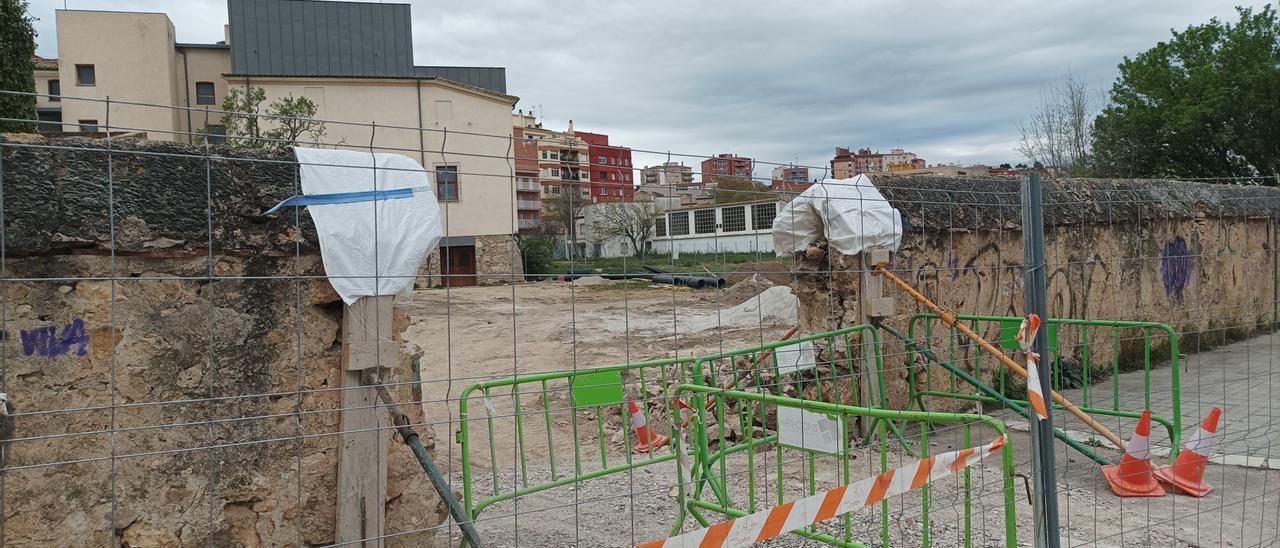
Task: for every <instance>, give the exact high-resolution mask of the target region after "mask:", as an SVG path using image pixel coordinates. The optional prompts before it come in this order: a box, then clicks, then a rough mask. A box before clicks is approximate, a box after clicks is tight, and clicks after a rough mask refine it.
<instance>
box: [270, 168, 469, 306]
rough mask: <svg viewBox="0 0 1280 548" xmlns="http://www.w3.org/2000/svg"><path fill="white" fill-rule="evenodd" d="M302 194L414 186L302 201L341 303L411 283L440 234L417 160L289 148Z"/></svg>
mask: <svg viewBox="0 0 1280 548" xmlns="http://www.w3.org/2000/svg"><path fill="white" fill-rule="evenodd" d="M294 153H295V154H296V155H297V157H298V163H299V164H300V166H301V168H300V172H301V177H302V193H303V194H304V195H315V194H338V193H344V192H364V191H374V190H378V191H388V190H397V189H406V188H407V189H414V191H413V196H412V197H409V198H397V199H384V200H377V201H372V200H371V201H362V202H353V203H344V204H325V205H311V206H307V209H308V211H309V212H310V213H311V219H312V221H313V222H314V223H315V226H316V233H317V235H318V236H319V238H320V255H321V258H322V259H323V260H324V270H325V274H326V275H327V276H328V277H329V283H331V284H333V289H334V290H336V291H337V292H338V295H340V296H342V300H343V301H345V302H346V303H347V304H352V303H354V302H356V300H357V299H359V298H360V297H365V296H372V295H397V294H401V293H407V292H409V291H410V290H411V289H413V282H414V279H415V277H416V276H417V275H418V267H419V266H420V265H421V264H422V261H423V260H425V259H426V257H427V254H428V253H430V252H431V250H432V249H434V248H435V247H436V244H438V243H440V239H441V238H442V237H443V236H444V226H443V225H442V223H441V220H440V219H441V216H440V204H438V203H436V195H435V192H433V191H432V188H431V183H430V182H429V181H428V178H427V172H426V170H425V169H423V168H422V165H421V164H419V163H418V162H416V161H414V160H413V159H411V158H408V157H406V156H403V155H400V154H377V153H375V154H370V153H368V152H357V151H351V150H330V149H315V148H300V147H294Z"/></svg>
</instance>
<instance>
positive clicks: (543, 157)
mask: <svg viewBox="0 0 1280 548" xmlns="http://www.w3.org/2000/svg"><path fill="white" fill-rule="evenodd" d="M542 159H543V160H546V159H547V151H545V150H544V151H542Z"/></svg>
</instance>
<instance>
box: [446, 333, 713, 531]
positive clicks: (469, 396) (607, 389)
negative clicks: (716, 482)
mask: <svg viewBox="0 0 1280 548" xmlns="http://www.w3.org/2000/svg"><path fill="white" fill-rule="evenodd" d="M693 361H694V358H692V357H689V358H675V359H665V360H651V361H644V362H637V363H630V364H623V365H611V366H605V367H599V368H592V369H579V370H577V371H556V372H550V373H536V374H530V375H519V376H514V377H508V378H502V379H496V380H491V381H484V382H480V383H475V384H472V385H470V386H468V387H466V388H465V389H463V391H462V394H461V395H460V396H459V399H458V416H459V420H460V427H459V429H458V432H457V442H458V443H459V444H460V445H461V449H462V455H461V457H462V458H461V460H462V483H463V485H462V493H463V506H464V507H465V509H466V511H467V513H468V514H469V515H470V516H471V518H472V519H475V518H476V517H477V516H479V514H480V512H481V511H483V510H484V509H485V508H487V507H489V506H491V505H493V504H496V503H499V502H502V501H506V500H511V499H514V498H517V497H520V496H524V495H529V494H532V493H537V492H540V491H546V490H548V489H553V488H556V487H563V486H566V485H572V484H574V483H576V482H580V481H585V480H590V479H594V478H599V477H603V476H607V475H609V474H615V473H619V472H625V471H627V470H631V469H635V468H639V467H644V466H649V465H653V464H657V463H660V462H667V461H670V460H673V459H675V457H676V455H675V453H673V452H671V451H670V450H668V449H659V450H655V451H650V452H648V453H642V454H633V453H632V438H631V435H630V433H629V432H627V433H624V435H623V436H622V437H623V439H624V447H623V448H622V449H621V450H620V452H621V454H620V455H619V454H618V453H619V451H610V448H609V447H608V442H607V439H606V435H605V423H606V422H608V421H610V420H613V421H616V422H617V423H618V428H622V429H624V430H625V429H627V428H628V427H627V419H628V416H629V413H628V410H627V396H626V384H627V383H626V381H624V379H623V377H624V376H626V375H634V376H635V378H634V380H633V381H632V383H633V384H636V385H638V386H639V387H640V390H639V391H638V395H636V396H635V400H636V405H637V406H638V407H639V408H640V410H641V412H642V413H645V415H646V419H647V420H649V424H650V426H653V425H654V423H655V422H659V423H660V422H663V421H661V420H656V419H665V418H666V417H658V416H654V414H652V413H650V411H649V409H650V405H649V404H650V402H663V401H667V400H669V399H670V398H671V397H672V396H671V395H670V394H669V393H668V387H669V386H674V385H677V384H680V383H683V382H688V381H690V380H691V379H692V377H690V376H689V375H690V371H689V365H690V364H692V363H693ZM650 386H656V387H658V388H659V389H660V393H659V394H658V395H657V396H654V397H651V396H650V395H649V394H648V391H647V389H646V388H648V387H650ZM530 398H532V409H529V408H528V407H529V406H528V405H526V404H527V403H528V402H529V401H530ZM476 399H479V400H481V402H482V403H483V407H484V408H483V411H484V412H485V416H484V417H483V418H478V417H473V416H472V412H471V407H472V406H471V403H472V402H473V400H476ZM495 402H497V403H495ZM499 405H501V409H499ZM610 408H613V409H617V410H618V411H619V415H618V417H612V416H610V415H611V414H610V413H608V411H607V410H608V409H610ZM659 410H665V406H662V407H659ZM580 412H584V413H586V414H587V416H586V417H585V418H579V413H580ZM553 417H556V418H560V419H562V422H563V419H567V421H568V423H569V430H570V432H569V435H570V436H571V439H572V440H573V447H557V446H556V443H555V441H554V438H555V434H556V433H558V432H557V427H556V424H555V422H556V421H554V420H553ZM618 418H620V421H619V420H618ZM500 421H502V422H509V423H511V424H512V425H513V428H512V429H511V430H512V431H513V432H512V434H513V435H514V440H510V439H502V440H501V441H499V440H498V439H497V438H496V432H497V431H498V428H497V427H498V426H499V424H500ZM583 421H587V422H595V428H593V429H590V430H586V431H583V430H581V429H580V428H579V423H580V422H583ZM477 430H484V433H483V436H484V437H483V438H479V439H477V437H476V436H477V435H478V434H479V433H478V432H477ZM655 430H656V431H659V432H660V431H663V430H666V428H665V427H663V428H655ZM592 435H594V437H595V438H596V440H595V441H594V443H592V444H590V445H587V444H584V443H582V442H583V441H584V440H585V441H590V440H589V438H591V437H592ZM531 438H534V439H532V440H531ZM536 438H541V439H536ZM500 443H501V444H502V446H503V447H507V446H509V445H510V444H512V443H514V447H515V452H516V455H515V458H514V459H513V460H514V462H516V463H518V465H519V470H520V474H519V477H520V480H519V481H518V482H516V484H515V485H513V486H503V485H502V482H501V481H500V479H499V476H498V469H499V466H496V465H495V463H496V462H497V461H498V456H497V452H498V447H499V445H500ZM535 443H537V448H536V449H538V450H541V449H544V448H545V450H546V451H545V453H546V455H545V459H542V458H534V457H532V456H531V453H533V452H534V449H535V447H534V444H535ZM478 446H479V447H478ZM481 452H483V453H481ZM565 452H571V453H572V456H573V463H572V469H569V470H566V469H565V466H564V463H562V462H558V461H557V453H561V455H560V456H561V457H562V458H563V457H565V456H566V455H564V454H563V453H565ZM484 453H487V456H488V458H489V460H488V462H489V466H488V472H489V473H488V476H489V477H488V478H487V480H488V481H484V482H483V484H484V486H485V487H487V488H488V489H487V492H485V493H484V494H483V496H481V495H479V494H477V493H476V490H477V488H478V487H479V486H480V484H481V480H480V479H479V478H478V477H477V470H476V468H477V466H476V462H475V461H476V460H478V458H479V456H480V454H484ZM611 453H613V454H612V457H613V459H612V460H611V459H610V457H611ZM597 458H598V459H599V460H598V461H597V460H596V459H597ZM597 464H598V465H597ZM531 466H538V467H541V468H542V470H539V471H538V472H542V471H546V472H547V473H548V477H549V479H546V480H545V481H538V480H533V481H531V476H530V473H529V469H530V467H531Z"/></svg>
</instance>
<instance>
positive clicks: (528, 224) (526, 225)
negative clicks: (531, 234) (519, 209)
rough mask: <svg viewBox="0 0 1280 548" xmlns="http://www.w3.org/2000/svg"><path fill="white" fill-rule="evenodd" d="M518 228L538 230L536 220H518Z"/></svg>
mask: <svg viewBox="0 0 1280 548" xmlns="http://www.w3.org/2000/svg"><path fill="white" fill-rule="evenodd" d="M518 226H519V227H520V230H529V229H533V228H538V220H537V219H519V225H518Z"/></svg>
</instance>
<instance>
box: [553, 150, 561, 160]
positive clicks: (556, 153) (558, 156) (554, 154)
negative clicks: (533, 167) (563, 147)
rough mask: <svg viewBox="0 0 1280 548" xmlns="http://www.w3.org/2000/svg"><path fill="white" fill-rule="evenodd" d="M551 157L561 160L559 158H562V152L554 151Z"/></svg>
mask: <svg viewBox="0 0 1280 548" xmlns="http://www.w3.org/2000/svg"><path fill="white" fill-rule="evenodd" d="M551 159H552V160H559V159H560V153H558V152H552V153H551Z"/></svg>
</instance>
